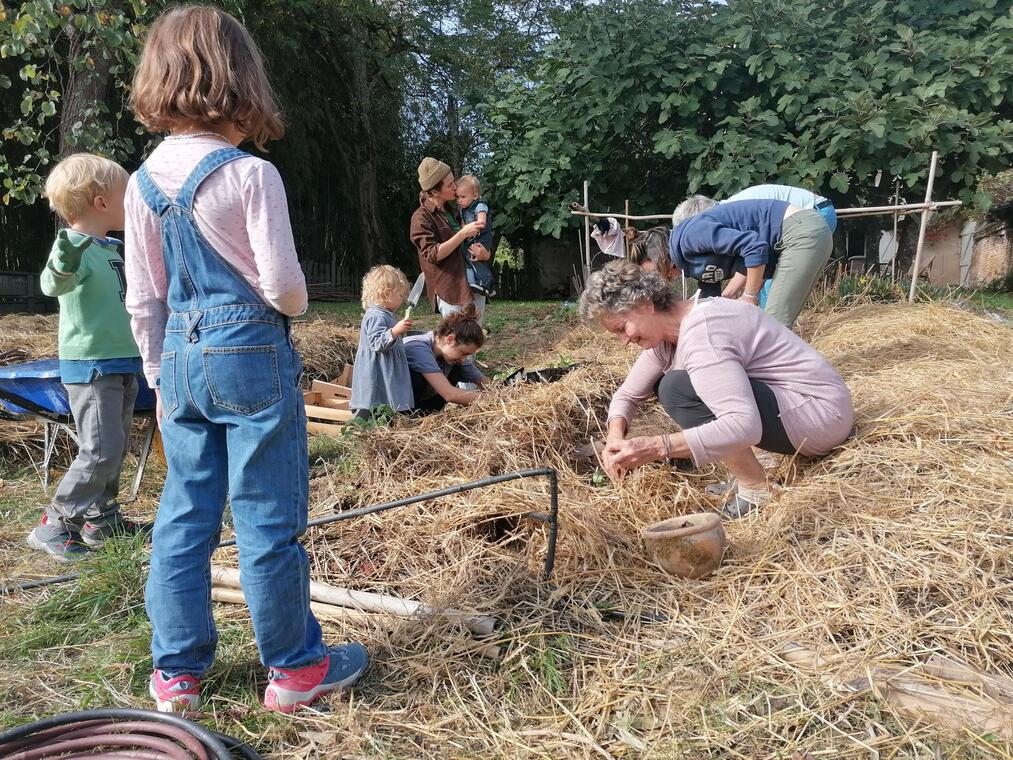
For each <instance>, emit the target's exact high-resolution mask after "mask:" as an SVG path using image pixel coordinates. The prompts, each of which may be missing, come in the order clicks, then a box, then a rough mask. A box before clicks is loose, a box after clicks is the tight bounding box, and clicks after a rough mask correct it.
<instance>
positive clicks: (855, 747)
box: [223, 305, 1013, 758]
mask: <svg viewBox="0 0 1013 760" xmlns="http://www.w3.org/2000/svg"><path fill="white" fill-rule="evenodd" d="M807 330H808V332H809V333H810V334H811V336H812V339H813V342H814V344H815V345H816V347H817V348H819V349H820V350H821V351H823V352H824V353H825V354H826V355H827V356H828V357H829V358H830V360H831V361H832V362H834V364H835V365H836V366H838V367H839V368H840V369H841V371H842V373H843V374H844V375H845V377H846V379H847V381H848V383H849V385H850V387H851V389H852V391H853V393H854V397H855V403H856V408H857V415H858V417H857V425H858V428H857V435H856V436H855V437H854V438H853V439H852V440H850V441H848V442H847V443H846V444H845V445H844V446H843V447H841V449H840V450H838V451H837V452H835V453H834V454H832V455H831V456H829V457H827V458H826V459H824V460H822V461H817V462H812V463H800V462H785V463H783V464H782V466H781V467H780V471H779V475H780V476H781V477H782V478H784V479H785V480H786V481H787V484H788V485H787V487H786V488H785V490H784V491H783V492H782V493H781V494H780V495H779V497H778V498H777V499H776V501H775V502H774V503H772V504H771V505H770V506H769V507H768V508H766V509H764V510H763V511H762V512H761V513H759V514H757V515H754V516H751V517H749V518H746V519H743V520H740V521H737V522H731V523H727V524H726V529H727V533H728V537H729V540H730V542H731V549H730V551H729V554H728V555H727V557H726V560H725V563H724V565H723V566H722V568H721V569H720V570H719V571H718V572H717V573H716V574H715V575H713V576H712V577H710V578H706V579H703V580H698V581H681V580H673V579H670V578H668V577H666V576H665V575H664V574H663V573H662V572H661V571H660V570H659V569H657V568H656V567H654V566H653V565H652V564H651V563H650V562H649V561H648V560H647V559H646V557H645V555H644V550H643V546H642V542H641V539H640V538H639V535H640V531H641V529H642V528H643V527H644V526H645V525H647V524H649V523H651V522H654V521H656V520H659V519H662V518H665V517H667V516H670V515H671V514H673V513H683V512H692V511H698V510H700V509H705V508H708V507H709V506H710V505H711V502H709V501H708V500H707V497H706V496H705V495H704V493H703V486H704V485H705V484H706V483H708V482H712V481H713V480H714V479H716V478H717V477H718V476H719V474H720V473H717V472H714V471H708V472H702V473H700V472H696V473H688V474H684V473H679V472H674V471H672V470H669V469H667V468H664V467H662V466H660V465H659V466H652V467H648V468H644V469H642V470H641V471H639V472H637V473H635V474H634V475H633V476H632V477H630V478H629V479H628V480H626V481H625V482H623V483H621V484H618V485H612V484H605V485H599V486H596V485H595V484H594V483H593V481H592V479H591V477H589V476H588V475H581V474H578V473H577V472H576V471H575V470H574V468H573V467H572V466H571V463H570V459H569V456H568V453H569V452H570V450H571V449H572V448H573V447H575V446H577V445H580V444H583V443H585V442H586V441H587V440H588V438H589V437H590V436H593V435H598V434H600V433H601V429H602V425H603V422H604V409H605V407H606V404H607V400H608V398H609V396H610V394H611V392H612V391H613V389H614V388H615V387H616V385H617V383H618V382H619V381H620V380H621V378H622V377H623V376H624V375H625V373H626V371H627V368H628V366H629V363H630V362H631V361H632V359H633V358H634V355H633V353H632V352H630V351H628V350H626V349H622V348H620V347H619V346H618V344H616V343H615V342H614V341H612V340H611V339H610V338H609V337H608V336H606V335H603V334H600V333H599V334H593V333H591V332H588V331H585V330H583V329H581V330H577V331H575V332H574V334H573V335H571V336H570V337H569V338H568V339H567V340H566V341H564V343H563V344H561V345H560V346H558V351H559V353H561V354H565V355H567V356H568V357H574V358H575V359H578V360H582V361H585V362H587V364H586V365H585V366H583V367H582V368H580V369H578V370H576V371H574V372H573V373H571V374H569V375H567V376H566V377H565V378H564V379H563V380H562V381H561V382H559V383H556V384H553V385H531V386H523V387H519V388H510V389H502V390H499V391H495V392H491V393H488V394H483V397H482V399H481V400H480V401H479V402H478V403H476V404H475V405H474V406H472V407H470V408H467V409H456V410H451V411H447V412H445V413H442V414H440V415H436V416H433V417H430V418H427V419H424V420H422V421H421V422H416V421H411V420H401V421H398V423H397V424H396V425H395V426H394V427H393V428H390V429H377V430H373V431H368V432H366V433H364V434H362V440H361V441H360V442H359V445H358V447H357V448H356V449H355V451H356V454H355V457H356V465H355V466H354V467H352V468H349V467H348V466H347V465H345V466H344V467H342V468H341V469H339V470H333V471H331V472H330V473H329V474H328V475H326V476H323V477H318V478H317V479H316V480H315V481H314V482H313V486H312V494H313V504H314V507H313V510H314V514H315V515H320V514H326V513H328V512H330V511H332V510H335V509H342V508H348V507H352V506H355V505H358V504H363V503H372V502H379V501H384V500H388V499H395V498H398V497H402V496H407V495H409V494H415V493H419V492H422V491H426V490H430V489H436V488H441V487H445V486H448V485H451V484H455V483H462V482H465V481H469V480H472V479H476V478H480V477H484V476H487V475H491V474H497V473H503V472H510V471H513V470H520V469H523V468H527V467H538V466H551V467H554V468H556V469H557V470H558V471H559V473H560V486H561V501H560V509H561V515H562V529H561V534H560V544H559V552H558V560H557V565H556V571H555V574H554V576H553V578H552V583H550V584H542V583H540V582H539V581H538V580H537V578H538V575H539V573H540V571H541V562H542V559H543V557H544V554H545V550H546V535H547V534H546V529H545V527H544V526H543V525H541V524H539V523H535V522H532V521H530V520H526V519H524V518H523V516H522V515H523V513H525V512H527V511H541V510H545V509H547V507H548V496H547V487H546V484H545V482H544V481H541V480H526V481H516V482H513V483H509V484H505V485H500V486H495V487H491V488H486V489H482V490H479V491H472V492H470V493H466V494H462V495H458V496H453V497H446V498H444V499H441V500H439V501H438V502H433V503H428V504H424V505H421V506H412V507H406V508H402V509H399V510H394V511H389V512H385V513H381V514H377V515H373V516H369V517H366V518H360V519H357V520H353V521H348V522H341V523H337V524H332V525H330V526H328V527H326V528H322V529H316V530H311V531H310V532H309V533H308V534H307V536H306V539H305V540H306V543H307V546H308V548H309V550H310V553H311V557H312V562H313V570H312V572H313V576H314V577H315V578H316V579H318V580H322V581H325V582H330V583H333V584H336V585H345V586H352V587H357V588H364V589H372V590H379V591H384V592H386V593H393V594H400V595H404V596H410V597H412V598H416V599H420V600H424V601H426V602H429V603H432V604H446V605H452V606H454V607H456V608H458V609H465V610H469V611H477V612H482V613H486V614H492V615H495V616H496V617H497V618H498V619H499V620H500V621H501V633H500V636H499V637H498V643H499V644H500V645H501V646H502V647H503V652H504V654H503V657H502V660H501V661H498V662H497V661H491V660H488V659H482V658H481V657H480V656H479V655H478V651H479V648H480V644H479V643H478V642H476V641H475V640H474V639H472V638H471V637H470V636H469V634H468V633H467V632H466V631H464V630H463V629H462V628H460V627H459V626H457V625H456V624H454V623H452V622H446V621H442V620H439V619H433V620H422V621H403V622H397V621H392V620H391V619H389V618H387V619H383V618H378V620H380V621H382V622H377V623H375V624H369V625H365V626H363V625H359V624H356V625H353V624H340V627H339V628H338V629H334V628H330V630H331V635H332V636H335V637H338V638H340V637H342V636H355V637H358V638H361V639H364V640H365V641H366V642H367V643H368V645H369V646H370V647H371V650H372V651H373V653H374V655H375V660H376V664H375V665H374V669H373V671H372V673H373V674H372V676H370V677H369V678H368V679H367V680H366V681H365V682H364V683H363V685H362V686H361V688H360V689H358V690H357V692H356V694H357V696H354V697H353V698H352V707H351V708H350V709H347V710H346V709H341V710H339V712H338V714H334V715H331V716H328V717H326V718H321V719H320V720H319V721H318V722H316V724H315V726H314V728H313V731H312V732H311V733H309V734H302V733H289V734H288V735H286V736H283V737H275V738H274V740H273V741H275V742H277V744H275V746H277V747H278V754H277V756H279V757H281V756H284V757H311V756H319V755H316V754H314V753H319V752H321V751H323V749H324V748H325V747H326V749H327V751H328V752H329V753H332V754H334V756H338V755H341V756H346V755H351V756H364V755H370V754H372V753H375V755H377V756H380V755H384V756H387V755H390V756H398V757H553V758H562V757H636V758H640V757H666V758H667V757H687V758H697V757H701V758H702V757H721V758H726V757H737V758H788V757H798V758H802V757H810V756H811V757H833V758H870V757H884V758H885V757H929V756H933V755H934V756H947V757H1006V756H1009V753H1010V751H1011V747H1010V745H1009V744H1003V742H1002V740H1001V739H1000V738H997V737H996V736H994V735H993V736H988V735H985V736H979V733H981V732H978V731H975V730H974V729H973V727H970V728H967V729H966V730H947V729H943V728H940V727H938V726H936V725H933V724H932V723H930V722H928V721H918V720H914V719H912V718H911V716H910V715H904V714H899V713H897V712H895V711H894V709H893V708H892V707H891V706H890V704H888V703H887V702H886V701H884V700H882V699H877V697H876V695H875V694H874V693H872V692H871V691H870V690H869V689H868V688H866V689H864V690H863V689H859V690H858V691H855V690H854V689H853V688H852V689H850V690H849V689H843V688H840V686H839V685H840V684H842V683H844V682H845V681H847V680H848V679H849V678H852V677H853V675H854V674H855V673H859V674H860V673H862V672H864V671H866V670H867V669H868V668H871V667H872V666H874V665H875V666H882V665H889V664H894V665H900V666H915V665H917V664H919V663H921V662H923V661H924V660H925V659H926V658H927V657H928V656H929V655H931V654H934V653H941V654H945V655H947V656H950V657H954V658H957V659H960V660H962V661H965V662H967V663H969V664H971V665H973V666H975V667H978V668H981V669H983V670H986V671H991V672H994V673H999V674H1003V673H1005V674H1006V675H1010V674H1013V665H1011V663H1013V626H1011V620H1013V543H1011V536H1010V534H1009V525H1010V520H1011V517H1013V509H1011V499H1013V488H1011V486H1013V473H1011V457H1013V409H1011V395H1013V376H1011V375H1013V332H1011V331H1010V330H1009V328H1007V327H1005V326H1000V325H996V324H994V323H991V322H988V321H987V320H984V319H981V318H979V317H976V316H974V315H972V314H968V313H965V312H962V311H958V310H955V309H952V308H948V307H945V306H940V305H920V306H914V307H910V306H903V305H889V306H867V307H858V308H855V309H851V310H849V311H846V312H843V313H839V314H830V315H829V316H824V317H822V318H818V319H811V320H810V321H809V324H808V328H807ZM663 419H667V418H662V417H661V416H659V415H658V414H657V412H656V410H655V411H652V412H650V413H648V414H647V415H646V416H645V417H644V419H642V420H641V421H640V422H639V423H638V425H639V426H640V427H641V429H647V428H658V427H659V426H662V425H667V424H668V423H666V422H663V421H662V420H663ZM223 559H224V558H223ZM601 610H611V611H612V612H613V613H616V614H613V615H610V616H605V617H603V616H602V614H600V611H601ZM797 646H801V647H804V648H806V649H807V650H811V651H812V652H814V653H815V654H816V655H817V656H818V657H819V658H820V662H821V663H822V664H821V666H820V667H818V668H815V669H814V668H804V667H801V666H798V665H795V664H791V662H789V661H788V660H787V659H786V657H785V655H786V653H787V652H789V651H791V649H792V648H793V647H797ZM320 732H322V733H320ZM307 736H311V737H313V738H312V741H311V740H309V739H307ZM796 753H797V754H796ZM805 753H811V754H805ZM937 753H941V754H937Z"/></svg>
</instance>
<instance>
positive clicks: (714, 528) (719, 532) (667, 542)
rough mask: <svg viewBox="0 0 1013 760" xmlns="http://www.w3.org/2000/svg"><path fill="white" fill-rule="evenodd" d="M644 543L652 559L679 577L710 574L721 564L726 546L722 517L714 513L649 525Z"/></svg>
mask: <svg viewBox="0 0 1013 760" xmlns="http://www.w3.org/2000/svg"><path fill="white" fill-rule="evenodd" d="M644 541H645V542H646V543H647V549H648V551H649V552H650V554H651V555H652V556H653V557H654V560H655V561H656V562H657V563H658V564H659V565H661V566H662V567H663V568H664V569H665V571H666V572H668V573H670V574H671V575H675V576H678V577H679V578H702V577H703V576H705V575H707V574H708V573H711V572H713V571H714V570H716V569H717V567H718V565H720V564H721V558H722V557H724V554H725V546H727V541H726V540H725V529H724V528H723V527H722V526H721V517H720V516H719V515H717V514H715V513H713V512H698V513H696V514H692V515H682V516H680V517H672V518H670V519H668V520H662V521H661V522H659V523H654V525H648V526H647V527H646V528H644Z"/></svg>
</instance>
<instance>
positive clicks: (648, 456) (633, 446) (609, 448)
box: [602, 436, 664, 480]
mask: <svg viewBox="0 0 1013 760" xmlns="http://www.w3.org/2000/svg"><path fill="white" fill-rule="evenodd" d="M658 449H659V446H658V438H657V436H651V437H646V436H640V437H639V438H627V439H626V440H623V441H609V442H608V443H606V444H605V450H604V451H603V452H602V465H603V466H604V467H605V472H607V473H608V474H609V477H611V478H612V479H613V480H615V479H616V476H615V475H613V474H612V471H616V472H625V471H627V470H635V469H636V468H637V467H640V466H642V465H645V464H647V463H649V462H657V461H658V459H660V458H663V457H664V455H663V454H662V455H661V456H659V454H658Z"/></svg>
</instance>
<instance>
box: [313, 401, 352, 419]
mask: <svg viewBox="0 0 1013 760" xmlns="http://www.w3.org/2000/svg"><path fill="white" fill-rule="evenodd" d="M306 416H307V417H313V418H315V419H321V420H336V421H338V422H348V420H350V419H352V417H354V416H355V415H353V414H352V413H351V412H350V411H348V410H346V409H327V408H326V407H323V406H314V405H313V404H307V405H306Z"/></svg>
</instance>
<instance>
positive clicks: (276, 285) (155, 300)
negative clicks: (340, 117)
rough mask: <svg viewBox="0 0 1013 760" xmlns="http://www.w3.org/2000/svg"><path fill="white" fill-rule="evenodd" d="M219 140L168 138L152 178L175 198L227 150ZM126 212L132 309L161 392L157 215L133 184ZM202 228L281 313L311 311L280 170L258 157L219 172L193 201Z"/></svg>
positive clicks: (163, 286) (148, 372)
mask: <svg viewBox="0 0 1013 760" xmlns="http://www.w3.org/2000/svg"><path fill="white" fill-rule="evenodd" d="M227 147H229V144H228V143H226V142H225V141H224V140H222V139H219V138H217V137H184V138H173V137H169V138H166V139H165V140H163V141H162V142H161V144H159V146H158V147H157V148H155V150H154V151H152V153H151V156H150V157H149V158H148V160H147V162H146V163H147V167H148V172H149V173H150V174H151V178H152V180H153V181H154V182H155V184H156V185H157V186H158V187H159V188H160V189H161V190H162V192H163V193H164V194H165V196H166V197H167V198H169V199H173V198H175V197H176V195H177V194H178V193H179V190H180V188H181V187H182V186H183V183H184V182H185V181H186V178H187V177H188V176H189V174H190V172H191V171H192V170H193V169H194V167H195V166H196V165H197V163H198V162H199V161H200V160H201V159H202V158H204V156H206V155H208V154H209V153H211V152H213V151H216V150H219V149H221V148H227ZM124 205H125V208H126V229H125V233H126V234H125V241H124V242H125V244H126V248H125V259H126V275H127V297H126V307H127V311H128V312H130V317H131V329H132V330H133V333H134V339H135V340H136V342H137V347H138V349H140V352H141V358H142V359H143V361H144V375H145V377H146V378H147V380H148V383H149V384H150V385H152V387H154V383H155V381H156V380H157V378H158V375H159V363H160V357H161V353H162V342H163V341H164V339H165V322H166V319H167V317H168V308H167V306H166V302H165V301H166V295H167V292H168V285H167V283H166V277H165V262H164V260H163V258H162V236H161V227H160V226H159V220H158V217H157V216H156V215H155V213H154V212H153V211H152V210H151V209H150V208H149V207H148V205H147V204H146V203H145V202H144V200H143V199H142V198H141V194H140V191H139V189H138V187H137V180H136V175H135V176H133V177H131V178H130V182H129V184H128V185H127V194H126V198H125V199H124ZM193 215H194V218H195V219H196V220H197V227H198V229H200V231H201V233H202V234H203V235H204V237H205V238H206V239H207V241H208V242H209V243H210V244H211V246H212V247H213V248H214V249H215V251H217V252H218V254H219V255H220V256H221V257H222V258H223V259H224V260H225V261H226V262H228V263H229V264H231V265H232V266H233V267H234V268H235V269H236V271H238V272H239V274H241V275H242V276H243V278H244V279H245V280H246V281H247V282H248V283H249V284H250V285H251V286H252V287H253V289H254V290H255V291H256V292H257V293H259V294H260V295H261V296H263V298H264V301H265V302H266V303H268V304H270V305H271V306H273V307H274V308H275V309H277V310H278V311H279V312H281V313H282V314H285V315H287V316H297V315H299V314H302V313H303V312H305V311H306V306H307V296H306V279H305V277H304V276H303V272H302V269H301V268H300V266H299V259H298V257H297V255H296V250H295V241H294V240H293V238H292V226H291V223H290V221H289V216H288V201H287V199H286V197H285V187H284V185H283V184H282V181H281V176H280V175H279V174H278V170H277V169H275V168H274V166H273V165H272V164H270V163H268V162H267V161H264V160H262V159H260V158H256V157H254V156H248V157H244V158H240V159H236V160H235V161H232V162H230V163H227V164H225V165H224V166H222V167H220V168H219V169H217V170H216V171H215V172H214V173H213V174H211V176H210V177H208V178H207V180H205V181H204V182H203V183H202V184H201V186H200V187H199V188H198V190H197V193H196V196H195V197H194V202H193Z"/></svg>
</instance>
